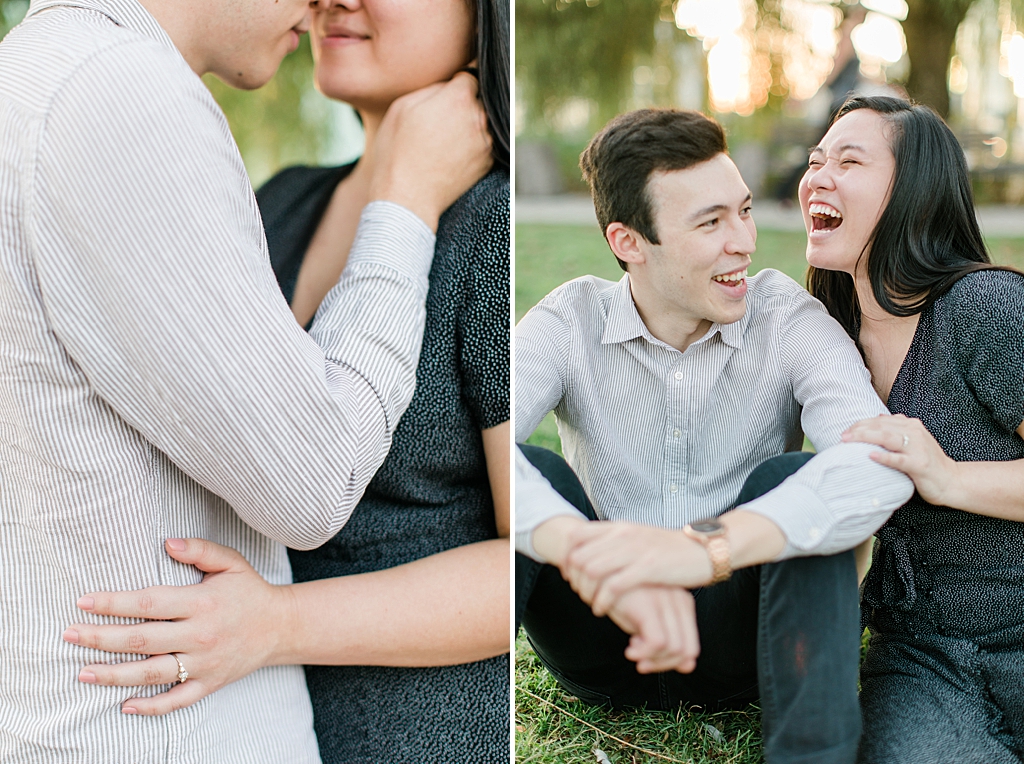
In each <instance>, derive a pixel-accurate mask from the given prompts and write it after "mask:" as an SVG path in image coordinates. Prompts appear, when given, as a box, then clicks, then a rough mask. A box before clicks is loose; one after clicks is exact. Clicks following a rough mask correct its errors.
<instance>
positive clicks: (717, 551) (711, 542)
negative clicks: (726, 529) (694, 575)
mask: <svg viewBox="0 0 1024 764" xmlns="http://www.w3.org/2000/svg"><path fill="white" fill-rule="evenodd" d="M704 549H705V550H706V551H707V553H708V560H710V561H711V583H712V584H720V583H721V582H722V581H728V580H729V578H730V577H731V576H732V562H731V560H730V555H729V542H728V541H727V540H726V538H725V536H714V537H712V538H709V539H705V542H704Z"/></svg>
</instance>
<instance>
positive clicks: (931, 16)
mask: <svg viewBox="0 0 1024 764" xmlns="http://www.w3.org/2000/svg"><path fill="white" fill-rule="evenodd" d="M973 3H974V0H907V8H908V10H907V18H906V21H904V22H903V34H904V35H905V36H906V38H907V57H908V58H909V59H910V76H909V77H908V78H907V93H909V94H910V97H911V98H913V99H914V100H916V101H919V102H920V103H924V104H927V105H928V106H931V107H932V108H933V109H935V111H937V112H938V113H939V114H941V115H942V116H943V117H948V116H949V88H948V82H947V77H948V75H949V62H950V59H951V58H952V57H953V42H954V40H955V39H956V30H957V27H959V26H960V22H961V21H963V20H964V16H966V15H967V11H968V9H969V8H970V7H971V5H972V4H973Z"/></svg>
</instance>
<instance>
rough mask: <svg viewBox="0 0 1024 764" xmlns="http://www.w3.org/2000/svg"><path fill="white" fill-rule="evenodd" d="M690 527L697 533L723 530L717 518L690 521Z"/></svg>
mask: <svg viewBox="0 0 1024 764" xmlns="http://www.w3.org/2000/svg"><path fill="white" fill-rule="evenodd" d="M690 527H691V528H693V529H694V530H695V531H696V532H697V533H709V534H710V533H719V532H721V531H722V530H724V528H723V526H722V524H721V523H720V522H718V520H701V521H700V522H699V523H690Z"/></svg>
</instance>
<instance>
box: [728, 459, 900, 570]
mask: <svg viewBox="0 0 1024 764" xmlns="http://www.w3.org/2000/svg"><path fill="white" fill-rule="evenodd" d="M876 448H877V446H869V445H865V444H863V443H843V444H840V445H837V446H833V447H832V448H829V449H827V450H825V451H823V452H822V453H820V454H818V455H817V456H816V457H814V458H813V459H811V460H810V461H809V462H808V463H807V464H806V465H804V466H803V467H801V468H800V469H799V470H798V471H797V472H796V473H795V474H794V475H792V476H790V477H789V478H788V479H787V480H786V481H785V482H783V483H782V484H781V485H779V486H778V487H776V488H775V489H773V490H771V491H769V492H768V493H766V494H764V495H763V496H760V497H758V498H756V499H754V500H753V501H751V502H748V503H747V504H744V505H742V507H740V508H739V509H743V510H746V511H748V512H751V513H754V514H758V515H762V516H764V517H765V518H767V519H769V520H771V521H772V522H773V523H774V524H775V525H777V526H778V527H779V528H780V529H781V531H782V533H783V534H784V536H785V539H786V544H785V547H784V548H783V549H781V550H780V552H779V554H778V555H777V557H775V558H773V559H779V560H783V559H788V558H790V557H800V556H804V555H812V554H815V555H827V554H836V553H838V552H842V551H845V550H847V549H852V548H853V547H855V546H857V544H859V543H861V542H862V541H864V540H865V539H867V538H868V537H869V536H871V534H873V533H874V532H875V531H876V530H878V528H880V527H881V526H882V524H883V523H884V522H885V521H886V520H887V519H888V518H889V516H890V515H891V514H892V513H893V512H894V511H895V510H896V509H898V508H899V507H900V506H902V505H903V504H905V503H906V502H907V500H909V499H910V497H911V496H913V494H914V484H913V482H912V481H911V480H910V478H908V477H907V476H906V475H904V474H903V473H902V472H898V471H896V470H893V469H890V468H888V467H883V466H882V465H880V464H878V463H876V462H874V461H873V460H872V459H871V458H870V457H869V456H868V454H870V453H871V451H872V450H874V449H876Z"/></svg>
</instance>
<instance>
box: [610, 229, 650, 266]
mask: <svg viewBox="0 0 1024 764" xmlns="http://www.w3.org/2000/svg"><path fill="white" fill-rule="evenodd" d="M604 237H605V239H607V240H608V246H609V247H611V250H612V252H614V253H615V256H616V257H617V258H619V260H621V261H622V262H624V263H631V264H633V265H641V264H643V263H645V262H646V261H647V256H646V255H645V253H644V244H646V243H647V240H646V239H644V237H642V236H641V235H640V234H638V233H637V232H636V231H634V230H633V229H632V228H627V227H626V226H624V225H623V224H622V223H609V224H608V227H607V228H605V229H604Z"/></svg>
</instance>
